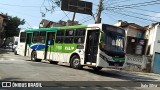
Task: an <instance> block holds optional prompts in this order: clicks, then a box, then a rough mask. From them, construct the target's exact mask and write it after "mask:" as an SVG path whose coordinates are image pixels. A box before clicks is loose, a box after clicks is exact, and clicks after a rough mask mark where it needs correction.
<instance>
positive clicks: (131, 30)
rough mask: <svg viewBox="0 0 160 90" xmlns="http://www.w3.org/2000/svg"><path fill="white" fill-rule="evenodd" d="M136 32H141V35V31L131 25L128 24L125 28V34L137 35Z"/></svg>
mask: <svg viewBox="0 0 160 90" xmlns="http://www.w3.org/2000/svg"><path fill="white" fill-rule="evenodd" d="M137 33H141V35H142V32H141V31H139V30H137V29H134V28H132V27H131V26H128V28H127V36H132V37H137Z"/></svg>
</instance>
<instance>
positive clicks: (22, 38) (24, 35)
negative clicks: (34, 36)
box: [20, 32, 26, 42]
mask: <svg viewBox="0 0 160 90" xmlns="http://www.w3.org/2000/svg"><path fill="white" fill-rule="evenodd" d="M25 41H26V33H25V32H21V35H20V42H25Z"/></svg>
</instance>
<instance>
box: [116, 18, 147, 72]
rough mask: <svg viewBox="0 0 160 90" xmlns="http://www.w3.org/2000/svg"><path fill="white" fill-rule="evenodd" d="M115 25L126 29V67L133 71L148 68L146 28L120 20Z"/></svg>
mask: <svg viewBox="0 0 160 90" xmlns="http://www.w3.org/2000/svg"><path fill="white" fill-rule="evenodd" d="M114 25H115V26H118V27H122V28H124V29H125V31H126V57H127V58H126V66H125V67H126V68H127V69H130V70H133V71H142V70H143V69H145V68H146V64H147V57H146V56H145V52H146V47H147V41H148V40H147V39H146V37H145V33H146V28H145V27H143V26H140V25H138V24H135V23H128V22H126V21H121V20H120V21H118V22H117V23H116V24H114Z"/></svg>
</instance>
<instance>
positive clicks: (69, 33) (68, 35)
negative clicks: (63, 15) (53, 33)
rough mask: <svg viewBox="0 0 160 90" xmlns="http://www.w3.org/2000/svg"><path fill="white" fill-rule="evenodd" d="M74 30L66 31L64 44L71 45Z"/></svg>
mask: <svg viewBox="0 0 160 90" xmlns="http://www.w3.org/2000/svg"><path fill="white" fill-rule="evenodd" d="M73 39H74V30H66V35H65V40H64V43H73Z"/></svg>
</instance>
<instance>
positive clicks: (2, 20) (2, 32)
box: [0, 14, 6, 46]
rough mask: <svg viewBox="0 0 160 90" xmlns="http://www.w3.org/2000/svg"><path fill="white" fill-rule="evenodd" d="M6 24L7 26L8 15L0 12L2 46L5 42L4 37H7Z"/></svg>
mask: <svg viewBox="0 0 160 90" xmlns="http://www.w3.org/2000/svg"><path fill="white" fill-rule="evenodd" d="M5 26H6V16H5V15H3V14H0V46H1V45H2V44H3V39H4V37H5V29H4V28H5Z"/></svg>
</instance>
